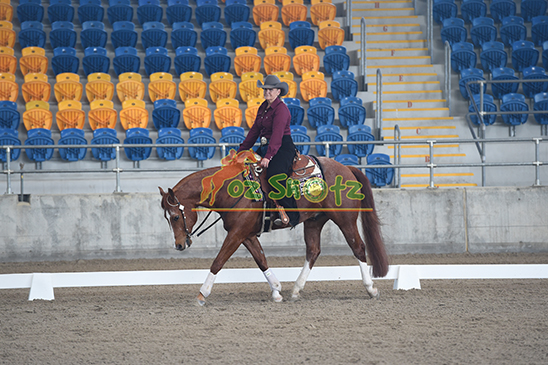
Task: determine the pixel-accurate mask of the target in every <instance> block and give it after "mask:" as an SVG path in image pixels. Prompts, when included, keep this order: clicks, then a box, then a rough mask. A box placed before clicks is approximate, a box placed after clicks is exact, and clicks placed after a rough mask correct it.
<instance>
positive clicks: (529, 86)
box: [514, 66, 548, 98]
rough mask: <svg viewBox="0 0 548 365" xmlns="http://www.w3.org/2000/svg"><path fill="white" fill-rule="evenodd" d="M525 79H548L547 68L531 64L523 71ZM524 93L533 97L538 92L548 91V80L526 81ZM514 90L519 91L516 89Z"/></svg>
mask: <svg viewBox="0 0 548 365" xmlns="http://www.w3.org/2000/svg"><path fill="white" fill-rule="evenodd" d="M522 73H523V79H524V80H547V79H548V76H547V75H546V72H545V70H544V69H543V68H542V67H539V66H531V67H527V68H524V69H523V71H522ZM522 87H523V93H524V94H525V96H526V97H528V98H533V97H534V96H535V95H536V94H538V93H542V92H547V91H548V82H546V81H544V82H540V81H539V82H524V83H523V85H522ZM514 92H517V90H516V91H514Z"/></svg>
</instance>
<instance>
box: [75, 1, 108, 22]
mask: <svg viewBox="0 0 548 365" xmlns="http://www.w3.org/2000/svg"><path fill="white" fill-rule="evenodd" d="M104 16H105V9H104V8H103V6H102V5H101V0H80V6H79V7H78V20H79V21H80V24H84V23H85V22H90V21H96V22H102V21H103V17H104Z"/></svg>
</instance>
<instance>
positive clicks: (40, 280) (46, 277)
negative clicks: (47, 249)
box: [29, 273, 55, 300]
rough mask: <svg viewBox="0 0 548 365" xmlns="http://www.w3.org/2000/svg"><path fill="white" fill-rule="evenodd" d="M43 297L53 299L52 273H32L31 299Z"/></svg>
mask: <svg viewBox="0 0 548 365" xmlns="http://www.w3.org/2000/svg"><path fill="white" fill-rule="evenodd" d="M35 299H42V300H53V299H55V296H54V294H53V284H52V281H51V274H41V273H34V274H32V282H31V284H30V293H29V300H35Z"/></svg>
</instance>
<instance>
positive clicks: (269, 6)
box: [252, 0, 280, 27]
mask: <svg viewBox="0 0 548 365" xmlns="http://www.w3.org/2000/svg"><path fill="white" fill-rule="evenodd" d="M252 13H253V21H254V22H255V25H257V26H259V27H260V26H261V24H262V23H264V22H277V21H278V17H279V14H280V9H279V8H278V6H277V5H276V0H253V10H252Z"/></svg>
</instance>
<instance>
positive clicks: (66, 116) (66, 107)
mask: <svg viewBox="0 0 548 365" xmlns="http://www.w3.org/2000/svg"><path fill="white" fill-rule="evenodd" d="M55 120H56V122H57V127H58V128H59V130H60V131H62V130H64V129H72V128H76V129H84V124H85V122H86V113H85V112H84V111H83V110H82V103H80V102H79V101H74V100H64V101H62V102H60V103H59V111H58V112H57V114H55Z"/></svg>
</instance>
